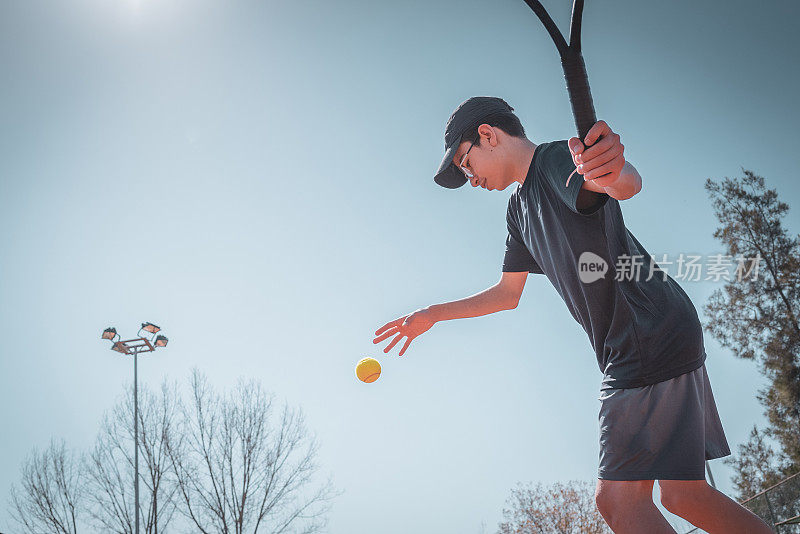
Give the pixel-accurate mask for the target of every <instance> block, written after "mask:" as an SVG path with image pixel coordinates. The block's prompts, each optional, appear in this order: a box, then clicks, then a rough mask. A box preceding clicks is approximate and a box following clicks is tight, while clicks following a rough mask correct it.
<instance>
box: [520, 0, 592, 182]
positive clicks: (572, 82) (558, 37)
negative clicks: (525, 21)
mask: <svg viewBox="0 0 800 534" xmlns="http://www.w3.org/2000/svg"><path fill="white" fill-rule="evenodd" d="M525 3H526V4H528V6H529V7H530V8H531V9H532V10H533V12H534V13H536V16H537V17H539V20H541V21H542V24H543V25H544V27H545V28H546V29H547V32H548V33H549V34H550V37H551V38H552V39H553V42H554V43H555V45H556V48H557V49H558V54H559V56H561V67H562V68H563V69H564V78H565V79H566V81H567V92H568V93H569V101H570V104H572V116H573V117H574V118H575V127H576V128H577V129H578V138H579V139H580V140H581V141H583V140H584V139H586V134H588V133H589V130H590V129H591V127H592V126H594V123H596V122H597V117H596V116H595V113H594V103H593V102H592V93H591V91H590V90H589V79H588V78H587V77H586V65H585V64H584V62H583V54H581V18H582V16H583V0H574V3H573V4H572V18H571V20H570V26H569V44H567V42H566V41H565V40H564V36H563V35H562V34H561V32H560V31H559V29H558V27H557V26H556V25H555V23H554V22H553V19H551V18H550V15H549V14H548V13H547V11H546V10H545V8H544V7H543V6H542V4H541V3H539V1H538V0H525ZM584 146H585V143H584ZM573 174H574V173H573ZM571 177H572V175H571V174H570V178H571ZM567 185H569V178H567Z"/></svg>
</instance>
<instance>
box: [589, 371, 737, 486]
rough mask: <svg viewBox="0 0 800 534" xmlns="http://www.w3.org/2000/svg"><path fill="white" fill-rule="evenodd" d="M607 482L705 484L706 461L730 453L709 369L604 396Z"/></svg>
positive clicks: (602, 454)
mask: <svg viewBox="0 0 800 534" xmlns="http://www.w3.org/2000/svg"><path fill="white" fill-rule="evenodd" d="M598 400H599V401H600V467H599V469H598V471H597V478H601V479H604V480H705V471H704V469H705V460H712V459H714V458H721V457H723V456H728V455H729V454H730V453H731V451H730V449H729V448H728V441H727V440H726V439H725V432H724V431H723V430H722V423H721V422H720V420H719V414H718V413H717V406H716V404H715V403H714V395H713V394H712V392H711V384H710V383H709V381H708V374H707V373H706V366H705V364H703V365H702V366H701V367H699V368H698V369H696V370H694V371H691V372H689V373H686V374H683V375H680V376H676V377H675V378H671V379H669V380H665V381H664V382H659V383H657V384H651V385H649V386H644V387H639V388H630V389H610V390H606V391H601V392H600V397H599V399H598Z"/></svg>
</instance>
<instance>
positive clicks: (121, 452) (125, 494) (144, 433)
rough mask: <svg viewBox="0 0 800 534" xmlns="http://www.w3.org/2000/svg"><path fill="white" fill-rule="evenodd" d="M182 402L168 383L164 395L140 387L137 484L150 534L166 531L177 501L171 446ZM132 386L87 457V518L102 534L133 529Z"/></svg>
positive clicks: (104, 423)
mask: <svg viewBox="0 0 800 534" xmlns="http://www.w3.org/2000/svg"><path fill="white" fill-rule="evenodd" d="M178 406H179V398H178V394H177V386H176V385H168V384H167V382H166V381H165V382H164V383H163V384H162V386H161V391H160V394H154V393H153V392H152V391H150V390H149V389H148V388H147V387H146V386H141V385H140V386H139V481H140V492H139V501H140V504H139V506H140V514H141V516H140V517H141V526H142V528H143V530H144V532H146V533H148V534H158V531H159V529H161V531H162V532H163V531H164V529H165V528H166V527H167V525H168V524H169V522H170V521H171V519H172V517H173V515H174V513H175V510H176V507H177V505H178V503H179V500H178V494H177V484H176V479H175V477H174V476H173V474H172V469H171V466H172V461H171V459H170V457H169V454H168V452H167V442H168V441H169V440H170V439H171V435H172V434H173V433H174V432H175V429H176V426H177V423H178V422H177V420H176V419H177V418H178V417H179V416H180V413H179V411H178ZM133 414H134V405H133V387H129V388H128V391H127V392H126V394H125V395H124V397H123V398H122V399H121V400H120V401H119V402H118V403H117V404H116V406H114V408H113V410H112V411H111V413H107V414H106V415H105V416H104V417H103V421H102V423H101V427H100V432H99V433H98V436H97V441H96V443H95V446H94V449H93V450H92V452H91V454H90V455H89V459H88V462H87V463H88V466H87V470H86V471H87V474H88V481H89V495H90V498H89V501H90V504H91V506H90V508H89V515H90V517H91V519H92V522H93V523H94V524H95V526H97V527H98V528H99V529H101V530H102V531H104V532H114V533H118V534H130V533H132V532H133V531H134V526H135V524H136V515H135V512H134V458H133V456H134V449H133V439H134V430H133Z"/></svg>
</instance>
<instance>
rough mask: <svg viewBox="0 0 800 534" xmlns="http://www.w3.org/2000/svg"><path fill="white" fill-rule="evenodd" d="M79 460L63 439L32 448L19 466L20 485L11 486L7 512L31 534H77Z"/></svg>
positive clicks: (79, 486) (81, 497) (80, 494)
mask: <svg viewBox="0 0 800 534" xmlns="http://www.w3.org/2000/svg"><path fill="white" fill-rule="evenodd" d="M82 477H83V475H82V472H81V459H80V457H78V456H76V455H75V454H74V453H71V452H68V451H67V449H66V446H65V445H64V441H63V440H61V441H56V440H52V441H51V442H50V445H49V447H48V448H46V449H45V450H44V451H42V452H39V451H38V450H36V449H34V450H33V452H32V453H31V455H30V456H29V457H28V458H27V460H26V461H25V463H24V464H23V466H22V481H21V488H20V489H17V488H16V487H14V486H12V487H11V502H10V506H9V509H10V515H11V517H12V518H13V519H14V521H16V522H17V523H18V524H19V526H20V528H22V529H24V530H25V532H29V533H31V534H34V533H35V534H38V533H41V532H53V533H55V534H77V532H78V517H79V516H80V515H81V512H82V504H83V498H84V494H83V490H82V484H81V481H82Z"/></svg>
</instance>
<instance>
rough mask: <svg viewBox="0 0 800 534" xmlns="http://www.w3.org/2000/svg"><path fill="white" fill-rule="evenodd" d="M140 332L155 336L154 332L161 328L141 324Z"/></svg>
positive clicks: (149, 324) (151, 324) (150, 324)
mask: <svg viewBox="0 0 800 534" xmlns="http://www.w3.org/2000/svg"><path fill="white" fill-rule="evenodd" d="M142 330H145V331H147V332H150V333H151V334H155V333H156V332H158V331H159V330H161V327H158V326H156V325H154V324H153V323H142Z"/></svg>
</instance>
